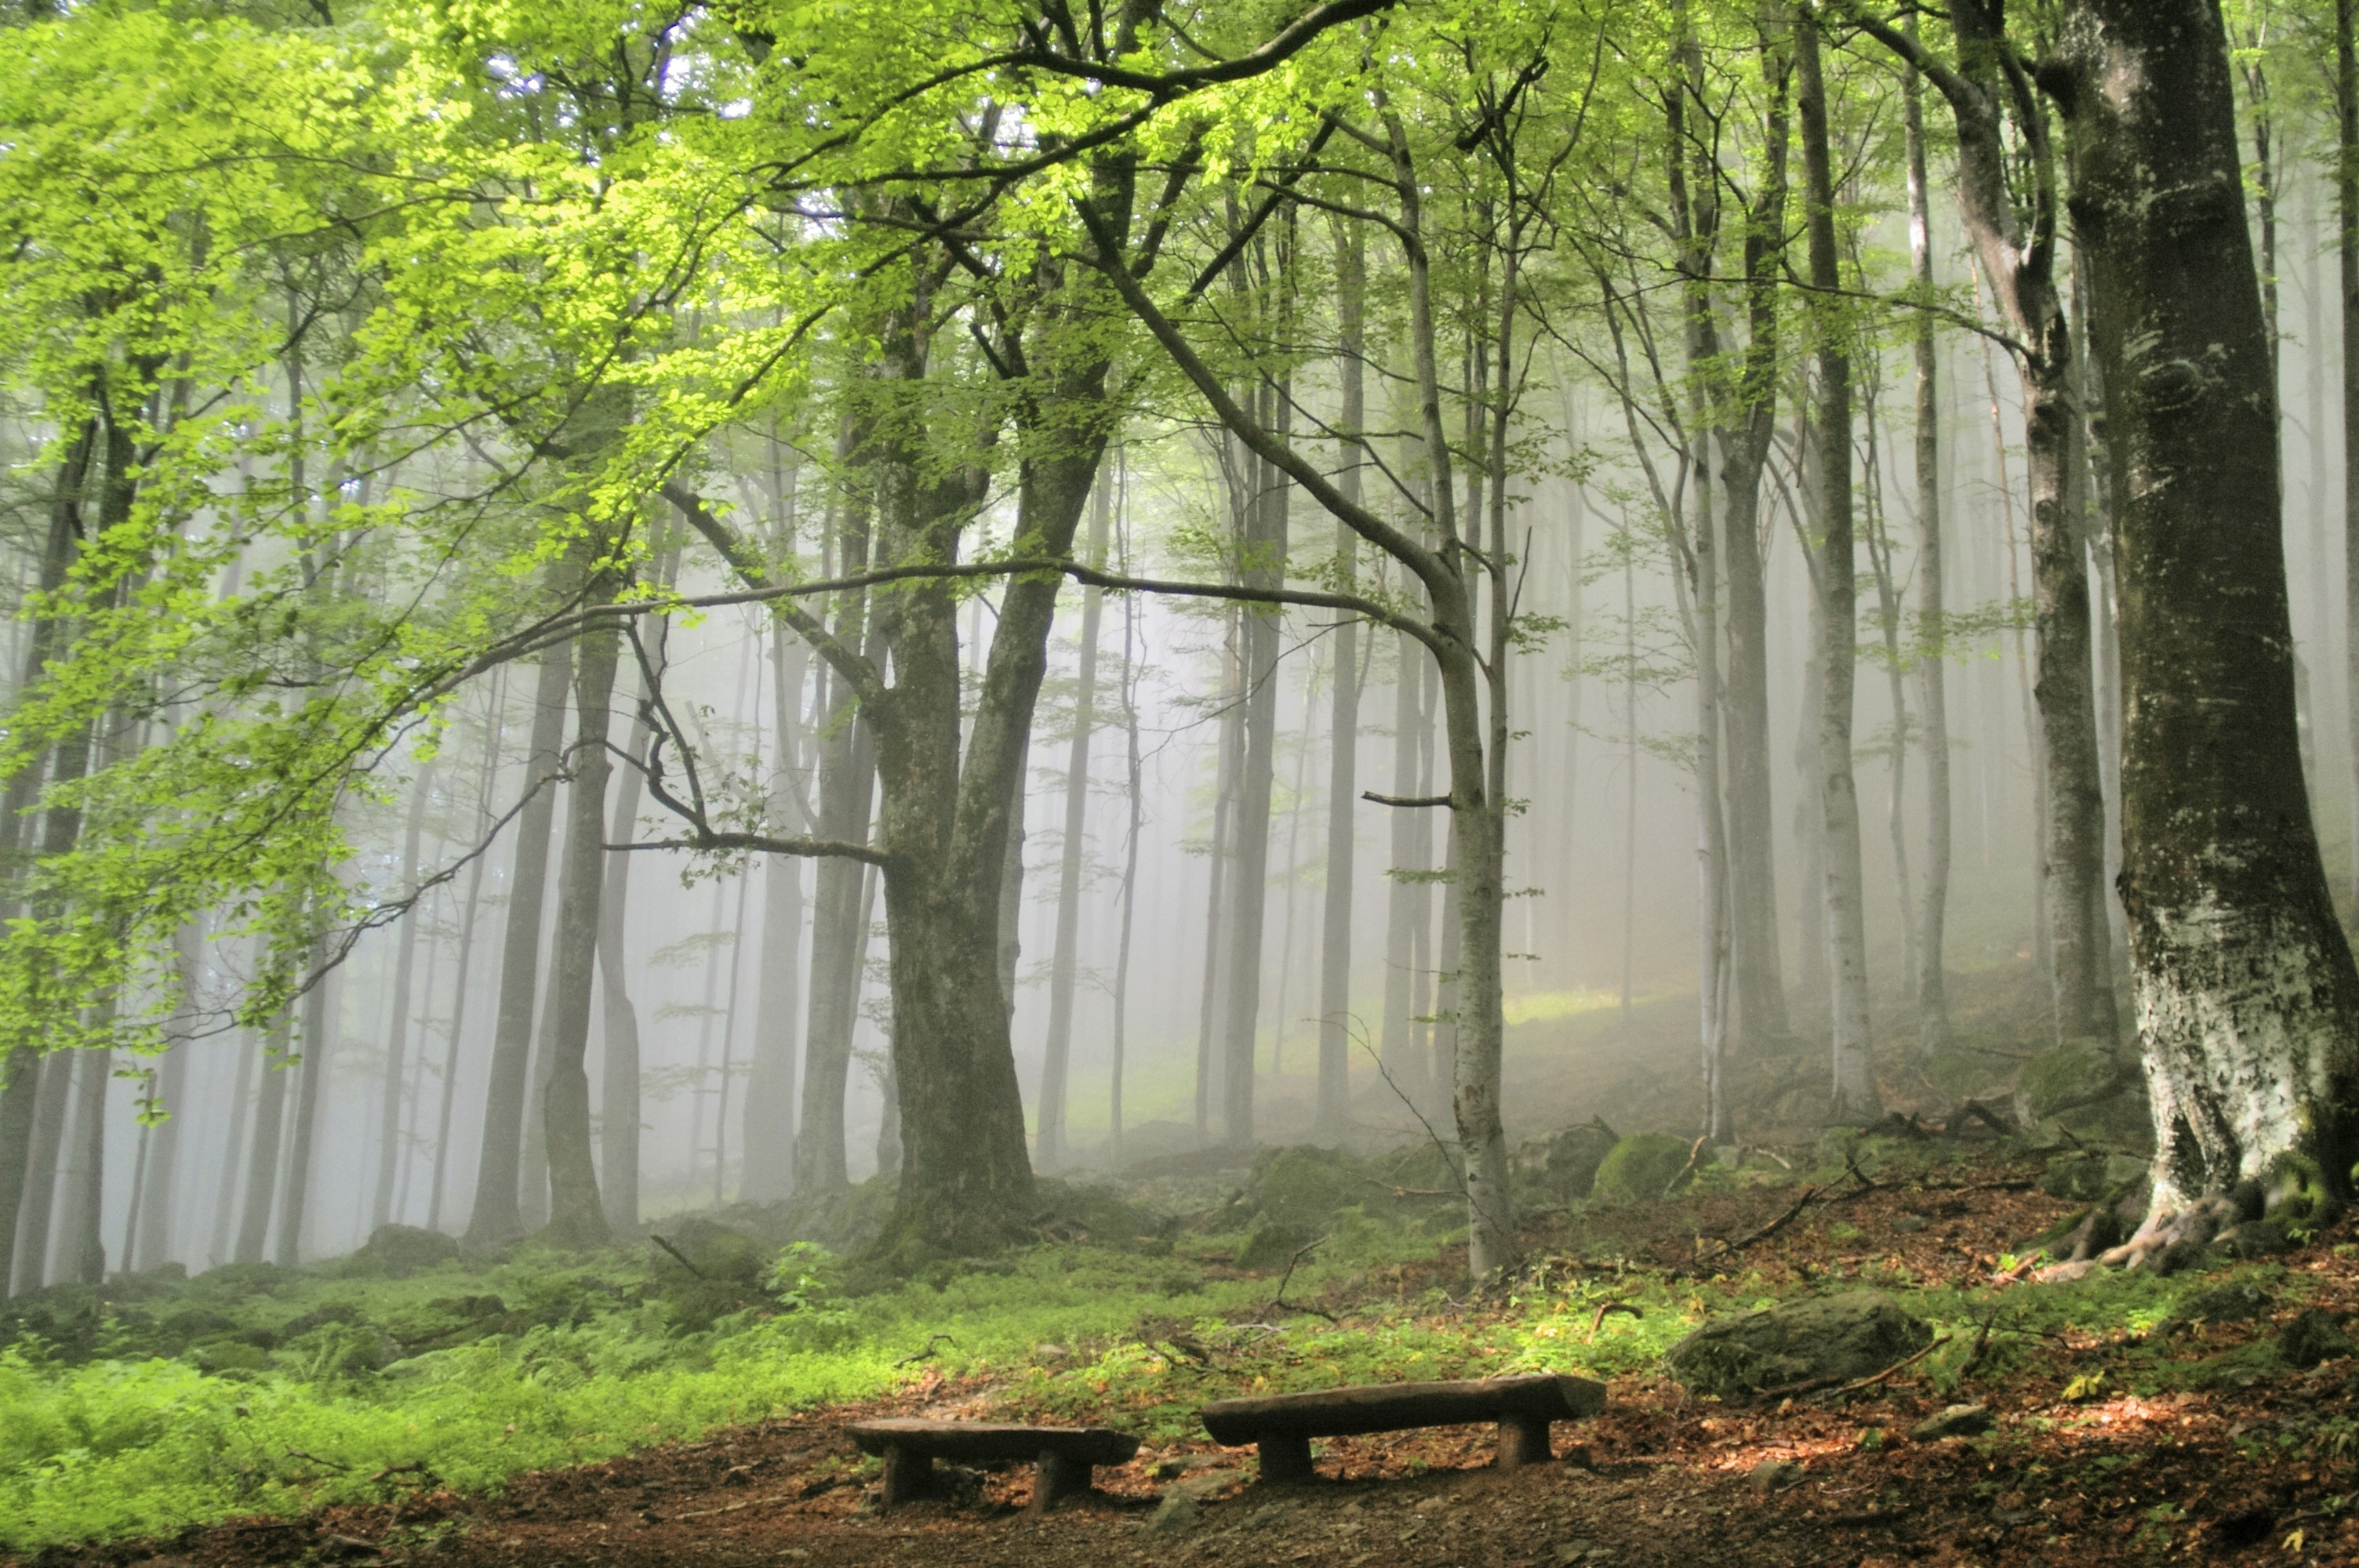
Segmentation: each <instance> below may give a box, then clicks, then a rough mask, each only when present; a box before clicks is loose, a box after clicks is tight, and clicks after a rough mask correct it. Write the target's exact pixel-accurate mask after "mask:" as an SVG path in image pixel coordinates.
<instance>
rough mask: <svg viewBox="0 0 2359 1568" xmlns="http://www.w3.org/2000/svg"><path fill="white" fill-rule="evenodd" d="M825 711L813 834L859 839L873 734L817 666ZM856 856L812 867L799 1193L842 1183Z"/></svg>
mask: <svg viewBox="0 0 2359 1568" xmlns="http://www.w3.org/2000/svg"><path fill="white" fill-rule="evenodd" d="M862 440H863V438H861V437H860V435H859V434H858V433H857V432H856V431H855V430H853V428H852V427H850V426H847V427H846V429H845V431H844V433H843V435H842V436H841V437H840V438H839V440H838V451H839V454H840V455H843V456H847V457H848V456H850V455H853V453H856V452H858V451H859V450H860V449H861V446H862ZM836 543H837V549H836V570H837V571H838V572H840V573H845V574H849V573H853V572H857V571H860V570H862V569H863V568H865V567H866V565H867V563H868V557H869V514H868V501H867V498H866V496H865V495H859V496H854V497H852V498H849V499H847V500H846V501H845V502H843V505H842V511H841V514H840V516H839V520H838V524H837V527H836ZM866 613H867V601H866V600H865V598H864V596H862V595H860V594H856V593H854V594H847V595H845V596H844V598H843V601H842V602H841V603H839V605H838V606H837V608H836V612H835V624H834V627H833V633H834V635H835V637H836V638H837V639H838V640H839V641H840V642H843V643H848V644H853V645H856V644H858V643H859V642H860V641H861V639H862V636H863V633H864V626H865V616H866ZM821 674H822V681H823V685H822V691H823V693H824V699H823V700H824V703H825V708H824V711H825V715H826V717H825V718H824V719H821V723H820V728H819V836H820V837H821V838H830V839H835V840H838V841H841V842H860V841H863V840H865V839H866V838H867V837H868V831H869V812H870V807H871V804H872V798H873V796H874V795H875V784H876V774H875V769H876V752H875V737H874V734H873V733H872V731H871V729H870V726H869V724H868V722H867V720H866V719H865V717H864V715H863V714H862V713H861V711H860V704H859V700H858V697H857V696H856V694H855V693H854V692H853V688H852V686H851V683H850V682H849V681H847V680H845V679H844V678H843V676H838V675H834V674H833V673H832V672H829V671H822V672H821ZM863 874H864V870H863V868H862V867H861V865H860V864H859V862H858V861H855V860H841V859H828V860H821V861H820V862H819V865H818V867H817V869H816V870H815V871H814V872H813V874H812V878H811V882H812V887H811V939H810V1016H809V1018H808V1020H807V1021H806V1022H805V1023H804V1026H803V1101H802V1118H801V1123H800V1127H799V1131H798V1133H797V1135H796V1138H795V1166H794V1185H795V1190H796V1191H797V1192H799V1193H813V1194H824V1193H832V1192H839V1191H841V1190H843V1187H844V1185H845V1184H846V1183H847V1182H848V1181H849V1179H850V1178H849V1175H848V1173H847V1171H848V1167H847V1165H846V1162H845V1152H844V1141H843V1137H844V1135H843V1101H844V1095H845V1092H846V1090H847V1088H848V1087H849V1085H850V1082H851V1075H852V1031H853V1025H854V1023H855V1022H856V1020H857V1018H858V1013H857V1011H856V1010H857V1008H858V1006H859V1000H860V968H859V965H860V959H859V957H858V937H859V932H858V931H857V929H856V927H857V926H858V924H859V920H860V883H861V878H862V876H863Z"/></svg>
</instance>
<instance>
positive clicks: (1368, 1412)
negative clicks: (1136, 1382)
mask: <svg viewBox="0 0 2359 1568" xmlns="http://www.w3.org/2000/svg"><path fill="white" fill-rule="evenodd" d="M1604 1408H1605V1385H1604V1384H1603V1383H1600V1382H1596V1381H1593V1379H1588V1378H1574V1377H1566V1376H1560V1375H1557V1374H1554V1373H1545V1372H1544V1373H1539V1374H1536V1375H1534V1376H1530V1377H1519V1378H1479V1379H1466V1380H1463V1381H1459V1382H1448V1383H1365V1384H1362V1385H1360V1386H1358V1387H1356V1388H1348V1389H1320V1390H1313V1391H1311V1392H1309V1393H1300V1394H1267V1395H1262V1396H1259V1397H1256V1398H1253V1399H1243V1400H1213V1401H1212V1403H1211V1404H1208V1405H1206V1406H1205V1407H1204V1412H1203V1415H1204V1430H1205V1431H1206V1432H1208V1433H1212V1441H1213V1442H1215V1443H1218V1444H1223V1445H1225V1446H1229V1447H1235V1446H1238V1445H1240V1444H1247V1443H1258V1442H1262V1441H1264V1440H1265V1439H1266V1438H1270V1437H1277V1436H1291V1437H1305V1438H1309V1437H1348V1436H1353V1435H1355V1434H1357V1433H1367V1432H1402V1431H1406V1430H1408V1428H1411V1427H1419V1426H1463V1425H1468V1424H1471V1423H1473V1422H1506V1421H1514V1422H1517V1424H1519V1425H1520V1424H1522V1423H1523V1422H1551V1421H1578V1420H1580V1419H1581V1418H1582V1417H1583V1416H1593V1415H1596V1414H1597V1413H1599V1412H1600V1411H1603V1410H1604Z"/></svg>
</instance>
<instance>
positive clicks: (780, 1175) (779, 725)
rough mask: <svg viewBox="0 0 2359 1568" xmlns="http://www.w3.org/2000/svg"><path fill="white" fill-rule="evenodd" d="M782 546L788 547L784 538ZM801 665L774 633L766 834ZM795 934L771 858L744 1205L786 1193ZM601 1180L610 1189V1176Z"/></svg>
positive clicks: (781, 861) (773, 818)
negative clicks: (773, 737) (772, 749)
mask: <svg viewBox="0 0 2359 1568" xmlns="http://www.w3.org/2000/svg"><path fill="white" fill-rule="evenodd" d="M790 482H791V481H790ZM786 543H787V544H788V546H791V544H792V537H791V535H790V534H789V535H788V539H787V540H786ZM809 660H810V652H809V650H808V648H807V647H806V646H805V644H804V643H803V641H802V639H801V638H799V637H797V636H796V635H795V634H794V633H792V632H790V631H789V630H788V628H787V627H786V626H784V625H779V626H777V628H776V629H775V632H774V635H773V636H772V638H771V643H770V676H771V680H772V683H773V700H772V704H771V707H772V710H773V712H772V717H773V719H774V723H773V724H772V729H773V730H776V731H777V765H776V766H775V767H774V768H773V769H772V771H771V775H770V814H769V815H770V822H771V830H772V831H773V832H783V831H786V830H787V825H788V824H789V823H793V822H796V821H797V820H798V818H799V816H800V807H799V804H798V802H797V797H796V789H795V785H794V782H793V781H794V778H795V775H796V771H797V770H798V769H799V767H800V765H801V761H802V756H801V752H802V747H801V740H800V726H799V718H800V708H801V702H802V691H803V679H804V676H805V675H806V674H807V673H808V667H809ZM626 787H627V786H626ZM634 809H636V807H635V808H634ZM799 826H800V827H802V829H803V830H804V831H807V832H808V831H810V830H811V829H812V828H814V827H816V824H813V823H810V822H808V821H803V822H801V823H800V824H799ZM802 930H803V863H802V861H801V860H799V859H798V858H797V857H795V856H792V855H772V856H770V857H769V863H768V864H767V865H766V866H765V867H763V869H762V974H761V983H760V989H759V990H758V992H757V993H756V1007H757V1011H756V1015H755V1016H756V1024H755V1027H756V1029H757V1030H758V1031H759V1032H760V1033H759V1034H758V1036H757V1037H756V1044H755V1047H754V1061H753V1065H752V1067H751V1069H750V1070H749V1071H748V1072H747V1074H746V1077H745V1128H744V1133H743V1137H742V1139H741V1140H740V1141H741V1142H742V1143H743V1145H744V1147H745V1163H744V1168H743V1170H742V1172H741V1173H740V1174H739V1177H738V1193H739V1195H740V1196H741V1197H743V1198H744V1199H745V1201H746V1202H748V1203H776V1202H777V1200H779V1199H780V1198H783V1197H785V1196H787V1195H788V1194H789V1193H790V1192H792V1191H793V1190H794V1127H795V1044H796V1039H795V1035H796V1024H797V1023H798V1022H799V1020H800V1018H801V1016H802V1011H803V988H802V950H801V949H802ZM611 1028H612V1023H611V1016H610V1022H609V1029H610V1030H611ZM610 1038H611V1035H610ZM608 1103H609V1104H611V1103H612V1101H609V1102H608ZM608 1180H609V1184H610V1185H611V1183H612V1177H611V1176H610V1177H609V1178H608ZM606 1206H607V1211H608V1213H609V1214H610V1215H611V1214H612V1213H613V1212H614V1195H613V1193H612V1192H611V1191H609V1193H608V1195H607V1201H606Z"/></svg>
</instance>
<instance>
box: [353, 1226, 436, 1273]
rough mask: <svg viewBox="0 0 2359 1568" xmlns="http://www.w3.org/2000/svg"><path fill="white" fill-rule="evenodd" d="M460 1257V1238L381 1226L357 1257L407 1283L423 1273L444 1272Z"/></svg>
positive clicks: (425, 1231)
mask: <svg viewBox="0 0 2359 1568" xmlns="http://www.w3.org/2000/svg"><path fill="white" fill-rule="evenodd" d="M458 1256H459V1238H457V1237H455V1236H445V1235H443V1234H442V1233H441V1232H440V1231H439V1230H423V1229H420V1228H419V1227H417V1226H414V1225H380V1226H378V1227H376V1228H375V1230H373V1231H371V1232H369V1238H368V1242H367V1244H366V1245H364V1247H362V1248H361V1249H360V1250H359V1251H358V1252H357V1253H354V1254H353V1259H354V1260H355V1261H359V1260H364V1259H365V1260H367V1261H368V1262H370V1263H373V1264H375V1266H376V1267H377V1268H380V1269H382V1270H384V1271H385V1274H386V1278H387V1279H390V1280H406V1279H408V1277H409V1276H410V1275H412V1274H415V1273H418V1272H419V1271H421V1270H426V1269H434V1268H440V1266H441V1265H443V1264H445V1263H448V1262H451V1260H454V1259H456V1258H457V1257H458Z"/></svg>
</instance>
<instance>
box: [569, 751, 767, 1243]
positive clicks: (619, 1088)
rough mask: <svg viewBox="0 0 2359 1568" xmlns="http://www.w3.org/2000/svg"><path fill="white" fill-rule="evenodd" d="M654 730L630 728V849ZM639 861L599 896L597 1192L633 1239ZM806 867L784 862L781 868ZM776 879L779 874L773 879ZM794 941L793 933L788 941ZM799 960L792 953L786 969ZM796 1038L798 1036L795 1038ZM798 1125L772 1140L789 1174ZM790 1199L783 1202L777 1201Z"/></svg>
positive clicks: (613, 833)
mask: <svg viewBox="0 0 2359 1568" xmlns="http://www.w3.org/2000/svg"><path fill="white" fill-rule="evenodd" d="M654 738H655V729H654V727H653V726H652V725H650V724H648V723H647V721H646V719H644V718H642V719H636V720H635V721H634V722H633V724H632V727H631V741H630V758H631V765H630V766H628V767H626V768H625V769H623V771H622V782H621V783H620V784H617V785H616V786H615V789H614V817H613V820H612V822H611V823H610V825H609V827H608V828H607V841H608V842H609V843H614V844H627V843H630V842H631V841H632V839H633V838H634V837H635V836H636V833H637V831H638V820H639V787H640V783H641V779H642V777H643V775H642V773H640V770H641V769H642V768H644V767H645V766H646V765H647V748H648V747H649V745H651V744H652V743H653V741H654ZM637 859H638V857H637V856H636V855H635V854H631V853H628V852H625V851H623V850H619V849H618V850H614V851H613V852H611V853H609V854H608V855H607V856H606V865H605V871H604V872H603V877H604V884H605V885H604V887H603V890H602V891H601V892H599V895H598V989H599V1005H600V1008H601V1010H602V1011H601V1015H600V1020H599V1022H600V1023H601V1025H602V1027H603V1037H602V1040H601V1050H600V1053H599V1054H600V1061H599V1065H598V1071H599V1089H600V1093H599V1102H598V1103H599V1121H598V1192H599V1197H600V1200H601V1201H602V1202H603V1204H604V1206H605V1210H606V1227H607V1229H608V1230H609V1231H613V1232H619V1233H621V1234H624V1235H628V1234H630V1233H631V1232H632V1231H635V1230H636V1229H637V1228H638V1227H639V1118H640V1115H641V1114H642V1112H641V1108H640V1102H639V1072H640V1066H639V1010H638V1009H637V1008H636V1007H634V1006H633V1005H632V1004H631V990H630V984H629V979H628V976H629V958H630V950H629V946H628V945H627V943H626V941H625V923H626V921H627V919H628V917H629V914H630V896H631V862H632V861H634V860H637ZM777 864H783V865H788V866H797V867H799V864H800V862H799V861H796V860H789V859H788V858H787V857H784V856H780V857H778V859H777V861H776V862H774V866H775V865H777ZM772 874H773V875H776V874H777V873H776V871H775V869H774V870H773V871H772ZM792 939H793V933H791V932H789V933H788V941H789V942H791V941H792ZM794 961H795V954H794V951H793V948H792V947H791V946H789V947H788V952H787V962H788V964H789V965H790V966H791V965H792V964H793V963H794ZM790 1038H791V1036H790ZM791 1125H792V1124H791V1123H788V1122H784V1121H782V1122H781V1123H780V1124H779V1126H778V1127H777V1129H776V1130H774V1134H773V1136H772V1137H770V1138H768V1139H766V1140H765V1142H766V1144H775V1145H777V1146H778V1148H777V1154H776V1158H777V1161H778V1162H779V1165H780V1166H781V1168H783V1167H784V1166H785V1164H786V1162H788V1159H789V1158H790V1157H791V1147H790V1145H791V1141H792V1140H791V1138H790V1136H789V1132H790V1129H791ZM780 1195H781V1196H783V1194H780Z"/></svg>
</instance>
